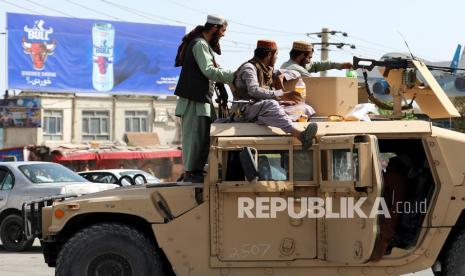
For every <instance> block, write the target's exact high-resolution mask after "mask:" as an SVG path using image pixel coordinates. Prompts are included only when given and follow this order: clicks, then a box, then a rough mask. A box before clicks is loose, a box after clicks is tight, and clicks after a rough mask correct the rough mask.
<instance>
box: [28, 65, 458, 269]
mask: <svg viewBox="0 0 465 276" xmlns="http://www.w3.org/2000/svg"><path fill="white" fill-rule="evenodd" d="M396 62H397V61H396ZM396 62H394V63H389V64H387V63H383V64H378V65H385V67H386V70H389V72H388V73H386V71H385V72H384V73H385V74H384V75H385V77H386V79H387V81H388V82H389V84H390V86H391V93H393V96H394V106H393V109H394V113H393V115H394V116H396V114H397V115H398V114H399V113H402V102H403V101H402V99H400V100H399V98H405V99H410V100H411V99H415V101H416V102H417V103H418V105H419V106H420V108H421V109H422V111H423V112H424V113H426V114H427V115H428V116H429V117H430V118H449V117H457V116H459V113H458V112H457V110H456V109H455V107H454V106H453V105H452V103H451V102H450V101H449V99H448V98H447V96H446V95H445V94H444V92H443V91H442V89H441V88H440V87H439V85H438V84H437V82H436V81H435V80H434V78H433V77H432V75H431V73H430V72H429V71H428V68H427V67H426V66H425V65H424V64H422V63H421V62H419V61H416V60H409V61H402V62H399V63H396ZM393 64H394V65H393ZM354 65H355V64H354ZM372 65H373V64H372ZM370 66H371V65H366V66H365V68H369V67H370ZM418 74H420V75H421V78H417V77H416V75H418ZM313 81H314V82H318V80H317V79H314V80H313ZM335 81H338V78H336V79H335ZM307 87H308V86H307ZM326 92H327V93H331V91H326ZM312 93H313V92H312ZM312 93H309V91H307V94H308V95H307V99H308V98H309V97H327V95H318V94H313V95H310V94H312ZM307 124H308V123H296V126H297V127H300V128H301V129H303V128H305V127H306V125H307ZM317 124H318V132H317V135H316V137H315V139H314V143H313V145H312V146H311V148H310V149H309V150H307V151H304V150H302V146H301V144H300V142H299V141H298V140H296V139H293V138H292V137H291V136H289V135H287V134H285V133H284V132H282V131H281V130H280V129H276V128H271V127H266V126H259V125H257V124H253V123H230V124H214V125H213V126H212V130H211V147H210V155H209V161H208V163H209V166H208V171H207V175H206V177H205V183H203V184H192V183H165V184H154V185H151V184H148V185H145V186H132V187H122V188H118V189H115V190H110V191H104V192H100V193H97V194H92V195H86V196H81V197H76V198H67V199H63V198H48V199H44V200H37V201H32V202H28V203H25V205H24V210H23V213H24V220H25V225H26V227H25V228H26V229H25V232H26V234H27V235H34V234H37V235H38V236H39V237H40V239H41V242H42V245H43V253H44V256H45V261H46V262H47V263H48V265H49V266H52V267H56V273H57V275H66V276H69V275H71V276H72V275H135V276H139V275H172V274H176V275H198V276H208V275H215V276H217V275H223V276H226V275H228V276H229V275H230V276H233V275H241V276H244V275H251V276H256V275H264V276H265V275H279V276H282V275H292V276H298V275H302V276H303V275H376V276H378V275H400V274H405V273H409V272H415V271H419V270H423V269H426V268H430V267H433V271H434V272H435V273H437V274H441V275H465V215H464V214H465V213H464V212H463V210H465V166H464V164H465V154H464V149H465V134H462V133H458V132H454V131H451V130H447V129H443V128H438V127H435V126H432V123H431V122H429V121H419V120H410V121H404V120H384V121H371V122H361V121H355V122H333V121H322V122H318V123H317ZM352 213H354V215H353V214H352Z"/></svg>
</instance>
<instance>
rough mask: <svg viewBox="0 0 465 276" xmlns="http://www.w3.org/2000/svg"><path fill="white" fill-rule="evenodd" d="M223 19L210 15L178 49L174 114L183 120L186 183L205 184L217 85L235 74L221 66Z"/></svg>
mask: <svg viewBox="0 0 465 276" xmlns="http://www.w3.org/2000/svg"><path fill="white" fill-rule="evenodd" d="M227 25H228V24H227V22H226V20H225V19H224V18H222V17H220V16H215V15H208V17H207V22H206V23H205V25H204V26H197V27H196V28H195V29H194V30H192V31H191V32H190V33H188V34H187V35H185V36H184V37H183V39H182V43H181V45H180V46H179V48H178V53H177V56H176V61H175V66H182V69H181V74H180V76H179V81H178V84H177V86H176V91H175V92H174V94H175V95H177V96H179V100H178V104H177V106H176V111H175V114H176V116H179V117H181V131H182V138H181V142H182V155H183V162H184V169H185V172H184V174H183V181H184V182H203V169H204V166H205V164H206V163H207V158H208V152H209V146H210V126H211V123H212V122H213V121H214V120H215V119H216V115H215V111H214V109H213V105H212V95H213V84H214V82H220V83H232V82H233V79H234V73H233V72H232V71H230V70H224V69H222V68H220V67H219V65H218V64H217V63H216V61H215V56H214V53H216V54H218V55H220V54H221V48H220V44H219V40H220V38H221V37H223V36H224V33H225V32H226V27H227Z"/></svg>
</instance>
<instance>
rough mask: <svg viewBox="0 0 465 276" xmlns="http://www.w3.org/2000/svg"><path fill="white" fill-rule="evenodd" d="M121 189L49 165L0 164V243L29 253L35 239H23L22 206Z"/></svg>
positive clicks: (12, 249) (58, 166)
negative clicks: (32, 202) (45, 198)
mask: <svg viewBox="0 0 465 276" xmlns="http://www.w3.org/2000/svg"><path fill="white" fill-rule="evenodd" d="M116 187H118V186H117V185H115V184H105V185H102V184H95V183H91V182H89V181H87V180H86V179H85V178H83V177H81V176H80V175H78V174H76V173H75V172H73V171H71V170H70V169H68V168H66V167H64V166H62V165H60V164H57V163H49V162H0V239H1V241H2V244H3V247H4V248H5V249H6V250H8V251H22V250H26V249H27V248H29V247H30V246H31V245H32V242H33V241H34V237H33V238H31V239H27V240H26V239H25V238H24V237H23V232H22V229H23V228H22V227H23V222H22V218H21V207H22V204H23V202H26V201H30V200H33V199H37V198H43V197H48V196H54V195H64V196H67V195H69V196H71V195H82V194H90V193H94V192H99V191H103V190H108V189H113V188H116Z"/></svg>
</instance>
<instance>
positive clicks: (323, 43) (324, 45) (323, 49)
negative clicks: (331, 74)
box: [320, 28, 330, 77]
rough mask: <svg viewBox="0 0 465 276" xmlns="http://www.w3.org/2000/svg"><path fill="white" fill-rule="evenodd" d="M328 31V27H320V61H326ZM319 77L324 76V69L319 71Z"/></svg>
mask: <svg viewBox="0 0 465 276" xmlns="http://www.w3.org/2000/svg"><path fill="white" fill-rule="evenodd" d="M329 33H330V30H329V28H323V29H321V61H322V62H325V61H328V46H329V44H328V42H329V41H328V34H329ZM320 77H326V71H321V72H320Z"/></svg>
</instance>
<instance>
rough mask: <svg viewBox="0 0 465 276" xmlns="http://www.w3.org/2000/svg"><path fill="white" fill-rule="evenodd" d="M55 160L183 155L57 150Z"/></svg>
mask: <svg viewBox="0 0 465 276" xmlns="http://www.w3.org/2000/svg"><path fill="white" fill-rule="evenodd" d="M55 153H56V154H54V159H55V161H73V160H114V159H155V158H170V157H181V150H179V149H169V150H154V151H121V152H118V151H116V152H115V151H113V152H61V151H56V152H55Z"/></svg>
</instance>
